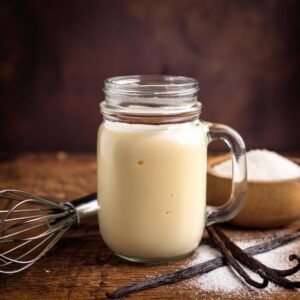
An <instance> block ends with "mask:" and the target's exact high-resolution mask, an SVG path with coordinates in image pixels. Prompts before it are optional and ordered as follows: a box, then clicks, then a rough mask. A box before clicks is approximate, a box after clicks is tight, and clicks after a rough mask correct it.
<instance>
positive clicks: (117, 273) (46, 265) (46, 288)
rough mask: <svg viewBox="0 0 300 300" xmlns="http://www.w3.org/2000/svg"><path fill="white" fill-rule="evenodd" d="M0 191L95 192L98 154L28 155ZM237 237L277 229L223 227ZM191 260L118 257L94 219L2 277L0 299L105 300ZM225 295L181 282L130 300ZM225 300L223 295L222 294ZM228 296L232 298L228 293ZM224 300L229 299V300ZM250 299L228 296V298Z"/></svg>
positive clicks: (9, 164) (6, 171)
mask: <svg viewBox="0 0 300 300" xmlns="http://www.w3.org/2000/svg"><path fill="white" fill-rule="evenodd" d="M0 188H1V189H2V188H19V189H24V190H27V191H29V192H33V193H35V194H37V195H40V196H43V197H47V198H49V199H52V200H57V201H64V200H67V199H72V198H75V197H79V196H82V195H84V194H86V193H90V192H93V191H95V189H96V159H95V156H94V155H85V154H81V155H68V154H66V153H56V154H36V155H32V154H28V155H22V156H19V157H16V158H14V159H11V160H10V161H2V162H0ZM225 230H226V232H227V233H228V234H229V235H230V236H231V237H232V238H236V239H249V238H251V237H253V238H259V237H268V236H270V237H271V236H272V235H274V234H275V233H276V232H277V231H274V230H273V231H272V230H269V231H250V230H243V231H241V230H239V229H237V228H234V227H228V226H226V227H225ZM188 261H189V258H187V259H185V260H181V261H178V262H175V263H172V264H164V265H152V266H150V265H137V264H132V263H127V262H125V261H123V260H121V259H119V258H117V257H116V256H115V255H114V254H113V253H112V252H111V251H110V250H109V249H108V248H107V247H106V246H105V244H104V243H103V241H102V239H101V237H100V235H99V232H98V225H97V220H96V218H91V219H90V220H87V221H86V222H85V223H82V225H81V226H80V227H74V228H73V230H71V231H70V232H69V233H68V234H67V235H66V236H65V237H64V238H63V239H62V240H61V241H60V242H59V243H58V244H57V245H56V246H55V248H54V249H52V251H50V252H49V254H47V255H46V256H45V257H43V258H42V259H41V260H40V261H39V262H38V263H37V264H35V265H33V266H32V267H31V268H30V269H28V270H27V271H25V272H23V273H21V274H17V275H15V276H4V275H0V298H1V299H7V300H12V299H14V300H15V299H30V300H31V299H32V300H34V299H105V293H106V292H112V291H113V290H115V289H116V288H118V287H120V286H122V285H126V284H129V283H132V282H135V281H138V280H144V279H147V278H151V277H153V276H158V275H161V274H165V273H167V272H170V271H174V270H176V269H179V268H181V267H183V266H184V265H185V264H186V263H187V262H188ZM223 296H224V295H222V294H219V293H208V292H205V291H201V290H197V289H196V288H194V287H191V286H189V285H188V282H182V283H178V284H174V285H171V286H163V287H159V288H156V289H152V290H149V291H143V292H139V293H137V294H134V295H131V296H129V297H128V298H131V299H146V298H147V299H175V298H176V299H216V298H217V299H222V297H223ZM258 296H259V297H260V299H261V298H263V299H299V297H300V293H299V292H296V291H285V290H280V292H277V293H276V294H261V293H260V294H258V293H257V292H255V291H254V292H253V297H252V296H251V297H252V298H255V297H258ZM224 297H225V296H224ZM226 297H229V296H228V295H227V296H226ZM226 297H225V298H226ZM248 297H249V296H242V295H230V299H247V298H248Z"/></svg>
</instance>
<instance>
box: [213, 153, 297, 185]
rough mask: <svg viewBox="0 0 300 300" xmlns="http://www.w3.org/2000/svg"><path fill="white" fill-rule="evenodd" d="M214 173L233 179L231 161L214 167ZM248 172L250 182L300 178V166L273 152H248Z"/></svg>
mask: <svg viewBox="0 0 300 300" xmlns="http://www.w3.org/2000/svg"><path fill="white" fill-rule="evenodd" d="M213 171H214V172H215V173H216V174H218V175H220V176H224V177H231V176H232V162H231V160H226V161H224V162H222V163H220V164H218V165H216V166H214V167H213ZM247 172H248V179H249V180H285V179H292V178H297V177H300V166H298V165H297V164H296V163H294V162H292V161H291V160H289V159H287V158H285V157H283V156H281V155H279V154H277V153H276V152H273V151H268V150H251V151H249V152H247Z"/></svg>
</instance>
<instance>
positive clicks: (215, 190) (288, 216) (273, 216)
mask: <svg viewBox="0 0 300 300" xmlns="http://www.w3.org/2000/svg"><path fill="white" fill-rule="evenodd" d="M229 158H230V156H228V155H223V156H218V157H215V158H211V159H210V160H209V162H208V170H207V203H208V205H221V204H223V203H225V202H226V201H227V200H228V198H229V196H230V191H231V178H226V177H221V176H218V175H216V173H214V171H213V170H212V168H213V166H214V165H216V164H219V163H220V162H222V161H224V160H227V159H229ZM290 159H291V160H293V161H294V162H296V163H298V164H299V161H297V160H296V159H292V158H290ZM297 219H300V178H296V179H288V180H278V181H254V180H249V181H248V193H247V201H246V204H245V206H244V207H243V208H242V210H241V211H240V212H239V214H238V215H237V216H236V217H234V218H233V219H232V220H230V221H229V222H230V223H232V224H235V225H239V226H245V227H251V228H275V227H281V226H285V225H288V224H289V223H291V222H293V221H295V220H297Z"/></svg>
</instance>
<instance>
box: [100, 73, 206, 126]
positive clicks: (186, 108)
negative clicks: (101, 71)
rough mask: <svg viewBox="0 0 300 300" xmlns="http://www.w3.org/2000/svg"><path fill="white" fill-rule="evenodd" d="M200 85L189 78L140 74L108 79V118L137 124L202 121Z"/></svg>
mask: <svg viewBox="0 0 300 300" xmlns="http://www.w3.org/2000/svg"><path fill="white" fill-rule="evenodd" d="M198 90H199V85H198V82H197V81H196V80H195V79H193V78H189V77H182V76H163V75H136V76H120V77H112V78H108V79H106V80H105V83H104V93H105V100H104V101H103V102H102V103H101V105H100V107H101V112H102V114H103V116H104V118H105V119H110V120H112V121H114V120H115V121H122V120H123V121H124V122H133V123H139V122H142V123H152V124H153V123H169V122H171V123H172V122H175V123H178V122H180V121H181V122H184V121H188V120H190V119H195V118H198V116H199V114H200V112H201V103H200V102H198V101H197V93H198Z"/></svg>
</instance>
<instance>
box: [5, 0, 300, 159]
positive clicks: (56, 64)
mask: <svg viewBox="0 0 300 300" xmlns="http://www.w3.org/2000/svg"><path fill="white" fill-rule="evenodd" d="M299 20H300V1H297V0H294V1H293V0H281V1H280V0H264V1H262V0H260V1H250V0H248V1H247V0H245V1H236V0H232V1H229V0H227V1H217V0H215V1H212V0H211V1H198V0H176V1H174V0H162V1H152V0H139V1H138V0H120V1H114V0H107V1H104V0H97V1H92V0H89V1H84V0H81V1H80V0H77V1H75V0H73V1H39V0H36V1H1V2H0V80H1V84H0V92H1V94H0V144H1V152H7V153H13V152H20V151H37V150H43V151H53V150H67V151H95V148H96V132H97V128H98V125H99V124H100V122H101V115H100V113H99V106H98V105H99V102H100V101H101V100H103V94H102V91H101V89H102V86H103V80H104V79H105V78H107V77H110V76H117V75H128V74H171V75H184V76H191V77H195V78H197V79H198V80H199V82H200V87H201V90H200V93H199V99H200V100H201V102H202V103H203V113H202V119H205V120H209V121H217V122H222V123H226V124H228V125H230V126H232V127H234V128H235V129H236V130H237V131H239V132H240V133H241V135H242V136H243V137H244V139H245V141H246V144H247V146H248V148H257V147H260V148H261V147H267V148H270V149H274V150H285V151H297V150H298V151H299V150H300V136H299V130H300V21H299Z"/></svg>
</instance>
